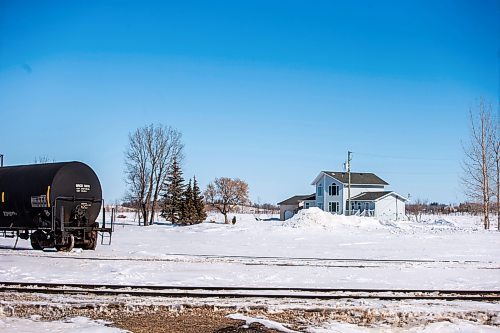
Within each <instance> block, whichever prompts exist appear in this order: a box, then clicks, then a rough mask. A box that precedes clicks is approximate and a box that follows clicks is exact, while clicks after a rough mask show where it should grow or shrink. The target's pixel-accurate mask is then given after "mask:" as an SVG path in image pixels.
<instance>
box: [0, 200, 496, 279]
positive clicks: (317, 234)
mask: <svg viewBox="0 0 500 333" xmlns="http://www.w3.org/2000/svg"><path fill="white" fill-rule="evenodd" d="M302 212H303V213H299V214H297V215H296V216H295V217H294V218H293V219H292V220H288V221H286V222H285V223H282V222H280V221H276V220H271V221H257V220H256V219H255V217H254V216H253V215H250V214H249V215H237V216H236V217H237V223H236V224H235V225H226V224H222V223H209V222H206V223H202V224H199V225H194V226H187V227H178V226H172V225H170V224H168V223H164V222H162V223H158V224H155V225H153V226H149V227H143V226H138V225H137V223H135V222H133V219H132V217H133V214H129V218H126V219H123V220H119V222H118V223H117V224H116V225H115V232H114V234H113V237H112V244H111V246H103V245H99V246H98V247H97V250H96V251H82V250H78V249H75V250H73V251H72V252H70V253H61V252H55V251H51V250H46V251H44V252H42V251H34V250H32V249H31V246H30V244H29V242H28V241H23V240H19V242H18V244H17V248H16V249H12V247H13V245H14V243H15V240H13V239H0V247H1V250H0V261H1V263H2V264H1V266H0V281H23V282H28V281H38V282H42V281H43V282H75V283H76V282H82V283H97V284H114V283H119V284H149V285H151V284H160V285H195V286H227V285H231V286H287V287H329V288H413V289H419V288H426V289H432V288H436V289H497V288H498V286H499V285H500V271H499V269H498V268H499V267H500V266H499V264H500V259H499V258H500V246H499V245H500V233H498V232H496V231H484V230H481V228H480V221H479V219H478V218H476V217H470V216H450V217H437V216H435V217H426V218H425V219H424V221H425V222H423V223H414V222H379V221H377V220H375V219H373V218H362V217H351V218H347V217H341V216H337V217H336V216H333V215H330V214H328V213H324V212H322V211H318V210H316V209H309V210H304V211H302ZM208 220H217V221H222V217H221V216H210V217H209V219H208ZM366 260H369V261H366ZM371 260H376V261H371ZM377 260H385V261H377ZM406 260H409V261H406ZM412 260H417V261H412ZM82 273H84V274H82Z"/></svg>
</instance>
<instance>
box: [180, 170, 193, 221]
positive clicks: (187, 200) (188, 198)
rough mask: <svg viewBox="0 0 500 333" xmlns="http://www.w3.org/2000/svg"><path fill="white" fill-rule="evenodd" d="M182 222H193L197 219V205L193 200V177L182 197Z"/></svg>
mask: <svg viewBox="0 0 500 333" xmlns="http://www.w3.org/2000/svg"><path fill="white" fill-rule="evenodd" d="M181 212H182V213H181V220H180V223H181V224H193V223H194V219H195V206H194V202H193V187H192V185H191V179H190V180H189V184H188V186H187V187H186V190H185V191H184V194H183V198H182V211H181Z"/></svg>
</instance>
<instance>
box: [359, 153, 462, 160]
mask: <svg viewBox="0 0 500 333" xmlns="http://www.w3.org/2000/svg"><path fill="white" fill-rule="evenodd" d="M355 153H356V154H357V155H362V156H371V157H378V158H390V159H396V160H418V161H454V162H456V161H457V160H456V159H454V158H428V157H409V156H389V155H378V154H371V153H360V152H355Z"/></svg>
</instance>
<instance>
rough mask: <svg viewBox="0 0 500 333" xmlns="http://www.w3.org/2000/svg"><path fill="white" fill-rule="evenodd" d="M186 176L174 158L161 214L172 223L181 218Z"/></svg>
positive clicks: (166, 184)
mask: <svg viewBox="0 0 500 333" xmlns="http://www.w3.org/2000/svg"><path fill="white" fill-rule="evenodd" d="M184 187H185V185H184V178H182V170H181V168H180V166H179V164H177V159H175V158H174V161H173V162H172V168H171V170H170V172H169V175H168V177H167V181H166V183H165V189H166V191H165V193H164V194H163V195H162V196H163V198H164V205H163V209H162V213H161V216H162V217H164V218H165V219H167V220H168V221H170V222H172V223H178V222H179V221H180V219H181V215H182V209H183V201H184Z"/></svg>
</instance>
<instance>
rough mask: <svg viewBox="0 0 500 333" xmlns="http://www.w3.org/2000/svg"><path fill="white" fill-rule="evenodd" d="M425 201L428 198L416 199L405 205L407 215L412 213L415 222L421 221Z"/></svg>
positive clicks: (425, 206)
mask: <svg viewBox="0 0 500 333" xmlns="http://www.w3.org/2000/svg"><path fill="white" fill-rule="evenodd" d="M427 202H428V200H420V199H417V200H415V202H413V203H410V204H408V205H407V206H406V211H407V212H408V214H409V215H413V216H414V217H415V222H422V214H424V212H425V211H426V209H427V206H428V204H427Z"/></svg>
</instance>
